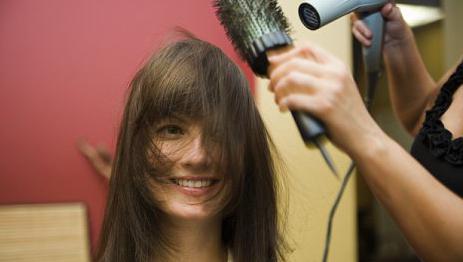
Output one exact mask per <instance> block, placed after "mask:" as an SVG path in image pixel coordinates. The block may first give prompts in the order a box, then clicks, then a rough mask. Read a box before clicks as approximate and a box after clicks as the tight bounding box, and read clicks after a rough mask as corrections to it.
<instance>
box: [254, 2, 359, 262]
mask: <svg viewBox="0 0 463 262" xmlns="http://www.w3.org/2000/svg"><path fill="white" fill-rule="evenodd" d="M300 2H301V1H287V0H285V1H280V5H281V6H282V8H283V11H284V12H285V15H286V16H287V17H288V18H289V21H290V23H291V25H292V28H293V34H292V36H293V38H294V39H295V40H296V41H301V40H310V41H313V42H316V43H318V44H320V45H322V46H323V47H324V48H325V49H327V50H329V51H331V52H333V53H334V54H335V55H337V56H338V57H339V58H341V59H342V60H343V61H345V62H346V64H348V65H350V64H351V60H352V59H351V53H352V52H351V35H350V25H349V21H348V19H347V18H343V19H341V20H338V21H336V22H334V23H332V24H330V25H327V26H325V27H324V28H322V29H321V30H319V31H316V32H313V31H309V30H308V29H306V28H304V27H303V26H302V24H301V23H300V22H299V18H298V15H297V8H298V5H299V3H300ZM267 83H268V82H267V80H263V79H258V80H257V81H256V87H257V88H256V93H257V99H258V105H259V108H260V110H261V113H262V115H263V117H264V121H265V122H266V124H267V127H268V128H269V130H270V133H271V135H272V137H273V138H274V140H275V143H276V145H277V147H278V149H279V150H280V153H281V154H282V156H283V158H284V160H285V162H286V167H287V168H286V171H285V172H282V174H281V176H284V177H285V179H286V181H287V191H288V195H289V216H288V223H287V229H288V232H287V234H286V236H287V237H288V238H289V240H290V245H291V247H292V248H293V249H294V252H293V253H292V254H291V255H290V256H289V261H301V262H302V261H304V262H305V261H321V258H322V254H323V245H324V241H325V231H326V226H327V218H328V213H329V210H330V208H331V205H332V203H333V201H334V198H335V195H336V193H337V191H338V189H339V186H340V181H338V180H336V179H335V178H334V176H333V175H332V174H331V173H330V171H329V169H328V168H327V167H326V165H325V163H324V161H323V159H322V157H321V155H320V154H319V152H318V151H317V150H314V149H312V150H309V149H307V148H305V146H304V144H303V142H302V140H301V138H300V136H299V133H298V131H297V128H296V127H295V124H294V121H293V119H292V117H291V116H290V114H289V113H285V114H282V113H280V112H279V111H278V109H277V107H276V105H275V104H274V102H273V96H272V95H271V94H270V93H269V92H268V91H267ZM328 149H329V151H330V152H331V153H332V155H333V158H334V160H335V162H336V164H337V167H338V169H339V170H341V172H342V173H344V170H346V169H347V167H348V165H349V163H350V160H349V159H348V158H347V157H346V156H345V155H344V154H342V153H340V152H339V151H338V150H336V149H335V148H334V147H333V146H331V145H328ZM354 180H355V177H352V180H351V181H350V183H349V184H350V185H349V187H348V189H347V190H346V192H345V194H344V196H343V200H342V202H341V205H340V207H339V209H338V211H337V215H336V219H335V222H334V228H333V229H334V230H333V238H332V245H331V252H330V256H329V261H343V262H349V261H356V260H357V254H356V250H357V244H356V240H357V238H356V204H355V188H354V187H355V181H354Z"/></svg>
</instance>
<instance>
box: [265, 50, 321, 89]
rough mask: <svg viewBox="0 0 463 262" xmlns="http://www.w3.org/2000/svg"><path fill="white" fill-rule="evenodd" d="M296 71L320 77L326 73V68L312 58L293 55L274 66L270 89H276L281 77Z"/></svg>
mask: <svg viewBox="0 0 463 262" xmlns="http://www.w3.org/2000/svg"><path fill="white" fill-rule="evenodd" d="M295 71H299V72H304V73H306V74H310V75H313V76H315V77H320V76H322V75H324V74H326V68H325V67H324V66H322V65H321V64H318V63H316V62H315V61H313V60H312V59H304V58H301V57H293V58H292V59H290V60H288V61H285V62H283V63H280V64H277V65H276V67H274V70H273V71H272V72H271V74H270V76H269V77H270V83H269V90H270V91H274V89H275V85H276V83H278V82H279V81H280V80H281V78H283V77H285V76H287V75H288V73H291V72H295Z"/></svg>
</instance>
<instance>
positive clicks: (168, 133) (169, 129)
mask: <svg viewBox="0 0 463 262" xmlns="http://www.w3.org/2000/svg"><path fill="white" fill-rule="evenodd" d="M157 133H158V135H159V136H160V137H161V138H166V139H175V138H180V137H181V136H182V135H184V132H183V129H182V128H181V127H179V126H177V125H166V126H163V127H160V128H159V129H158V130H157Z"/></svg>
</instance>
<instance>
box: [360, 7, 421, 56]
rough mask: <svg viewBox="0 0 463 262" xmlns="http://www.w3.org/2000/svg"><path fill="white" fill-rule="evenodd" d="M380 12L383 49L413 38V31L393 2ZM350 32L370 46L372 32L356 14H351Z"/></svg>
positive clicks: (396, 45) (364, 44) (363, 43)
mask: <svg viewBox="0 0 463 262" xmlns="http://www.w3.org/2000/svg"><path fill="white" fill-rule="evenodd" d="M381 14H382V15H383V17H384V22H385V29H384V43H383V44H384V46H383V48H384V49H383V50H384V51H388V50H389V49H393V48H395V47H400V46H401V45H402V44H404V43H406V42H407V41H410V40H411V39H413V33H412V31H411V29H410V27H409V26H408V25H407V23H406V22H405V20H404V19H403V17H402V13H401V12H400V9H399V8H398V7H397V6H396V5H395V4H393V3H389V4H386V5H385V6H384V7H383V8H382V9H381ZM351 20H352V33H353V35H354V37H355V38H356V39H357V40H358V41H359V42H360V43H361V44H362V45H363V46H366V47H368V46H370V45H371V39H372V37H373V33H372V32H371V30H370V29H369V28H368V27H367V26H366V25H365V23H363V21H362V20H360V19H359V18H358V15H357V14H352V15H351Z"/></svg>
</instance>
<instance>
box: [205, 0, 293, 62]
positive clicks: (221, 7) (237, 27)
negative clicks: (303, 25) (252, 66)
mask: <svg viewBox="0 0 463 262" xmlns="http://www.w3.org/2000/svg"><path fill="white" fill-rule="evenodd" d="M214 7H215V8H216V14H217V17H218V18H219V20H220V23H221V24H222V25H223V26H224V28H225V31H226V33H227V36H228V38H229V39H230V40H231V41H232V43H233V45H234V47H235V49H236V50H237V51H238V53H239V54H240V56H241V57H242V58H243V59H245V60H248V62H250V61H249V59H250V57H252V55H251V53H252V48H253V47H252V44H253V41H254V40H256V39H259V38H260V37H262V36H263V35H266V34H268V33H273V32H284V33H286V34H289V24H288V22H287V20H286V17H285V16H284V14H283V11H282V10H281V8H280V7H279V6H278V3H277V1H275V0H215V1H214Z"/></svg>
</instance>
